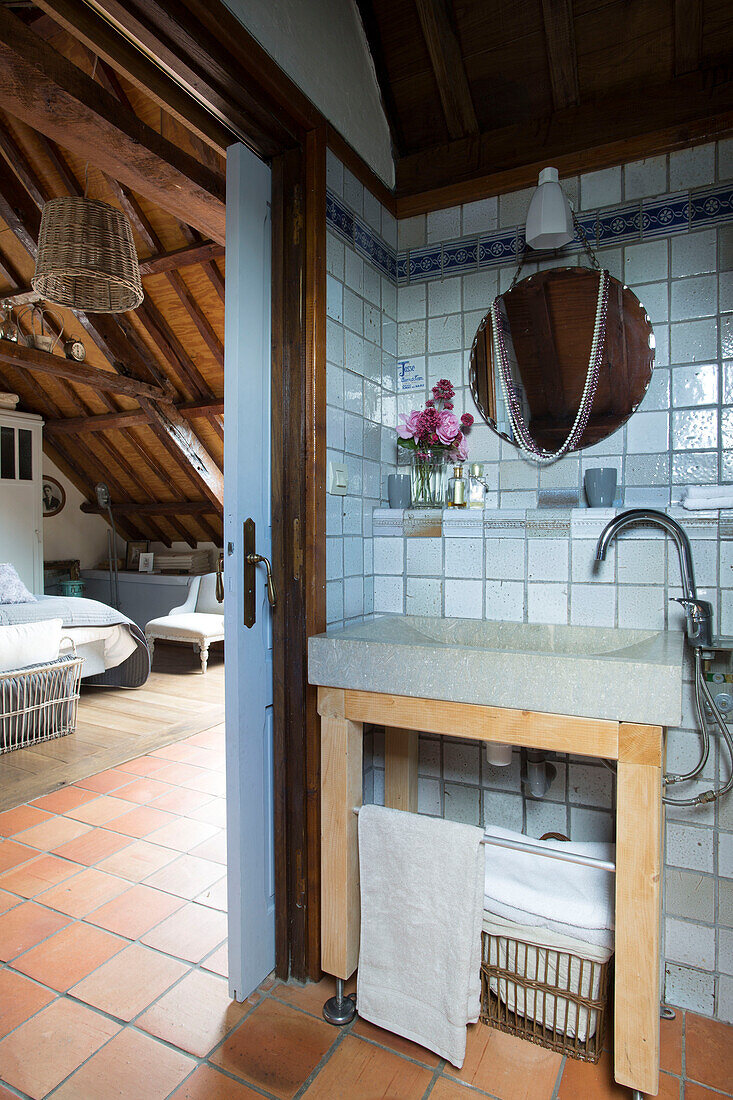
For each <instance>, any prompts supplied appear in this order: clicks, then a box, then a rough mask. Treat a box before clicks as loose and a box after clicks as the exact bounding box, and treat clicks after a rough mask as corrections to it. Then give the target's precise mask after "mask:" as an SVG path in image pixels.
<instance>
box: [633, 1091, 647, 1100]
mask: <svg viewBox="0 0 733 1100" xmlns="http://www.w3.org/2000/svg"><path fill="white" fill-rule="evenodd" d="M631 1100H644V1093H643V1092H639V1090H638V1089H632V1090H631Z"/></svg>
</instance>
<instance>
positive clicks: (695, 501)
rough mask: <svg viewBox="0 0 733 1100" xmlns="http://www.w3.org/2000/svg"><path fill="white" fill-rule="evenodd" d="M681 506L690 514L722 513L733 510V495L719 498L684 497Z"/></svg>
mask: <svg viewBox="0 0 733 1100" xmlns="http://www.w3.org/2000/svg"><path fill="white" fill-rule="evenodd" d="M680 504H681V505H682V507H683V508H686V509H687V511H688V512H720V511H722V510H723V509H727V508H733V493H730V495H727V496H718V497H684V498H683V499H682V500H681V501H680Z"/></svg>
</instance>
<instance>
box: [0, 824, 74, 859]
mask: <svg viewBox="0 0 733 1100" xmlns="http://www.w3.org/2000/svg"><path fill="white" fill-rule="evenodd" d="M88 832H89V826H88V825H83V824H82V823H81V821H72V820H71V819H70V818H68V817H50V818H49V819H48V821H42V822H41V824H40V825H34V826H33V827H32V828H31V829H26V830H25V832H24V833H18V836H19V837H22V838H23V843H24V844H30V845H32V846H33V847H34V848H40V850H41V851H42V852H53V851H55V850H56V848H60V847H61V845H62V844H68V842H69V841H70V840H76V838H77V837H80V836H84V834H85V833H88ZM5 843H6V844H7V843H9V842H8V841H6V842H5ZM0 858H2V850H1V849H0Z"/></svg>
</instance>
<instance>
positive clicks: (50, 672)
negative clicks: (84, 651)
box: [0, 655, 84, 753]
mask: <svg viewBox="0 0 733 1100" xmlns="http://www.w3.org/2000/svg"><path fill="white" fill-rule="evenodd" d="M83 664H84V659H83V657H77V656H76V655H71V656H68V657H59V658H58V659H57V660H56V661H49V662H47V663H45V664H39V665H29V666H28V667H27V668H19V669H13V670H11V671H10V672H0V753H4V752H11V751H12V750H13V749H22V748H24V747H25V746H26V745H33V744H36V743H37V742H39V741H50V740H51V738H53V737H63V736H64V735H65V734H67V733H72V732H73V731H74V729H75V728H76V714H77V708H78V705H79V685H80V683H81V669H82V665H83Z"/></svg>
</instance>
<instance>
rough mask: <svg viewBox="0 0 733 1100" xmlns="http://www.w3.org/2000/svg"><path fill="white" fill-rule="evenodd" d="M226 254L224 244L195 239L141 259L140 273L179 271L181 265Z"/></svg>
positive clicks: (213, 258)
mask: <svg viewBox="0 0 733 1100" xmlns="http://www.w3.org/2000/svg"><path fill="white" fill-rule="evenodd" d="M223 255H224V247H223V245H220V244H217V242H216V241H194V243H193V244H187V245H185V246H184V247H183V248H176V249H174V251H172V252H159V253H157V254H154V255H152V256H148V257H147V258H146V259H144V260H141V261H140V274H141V275H143V276H145V275H160V274H161V272H164V271H177V270H178V269H179V268H181V267H191V266H193V265H194V264H203V263H207V262H208V261H209V260H215V259H217V258H219V257H221V256H223Z"/></svg>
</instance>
